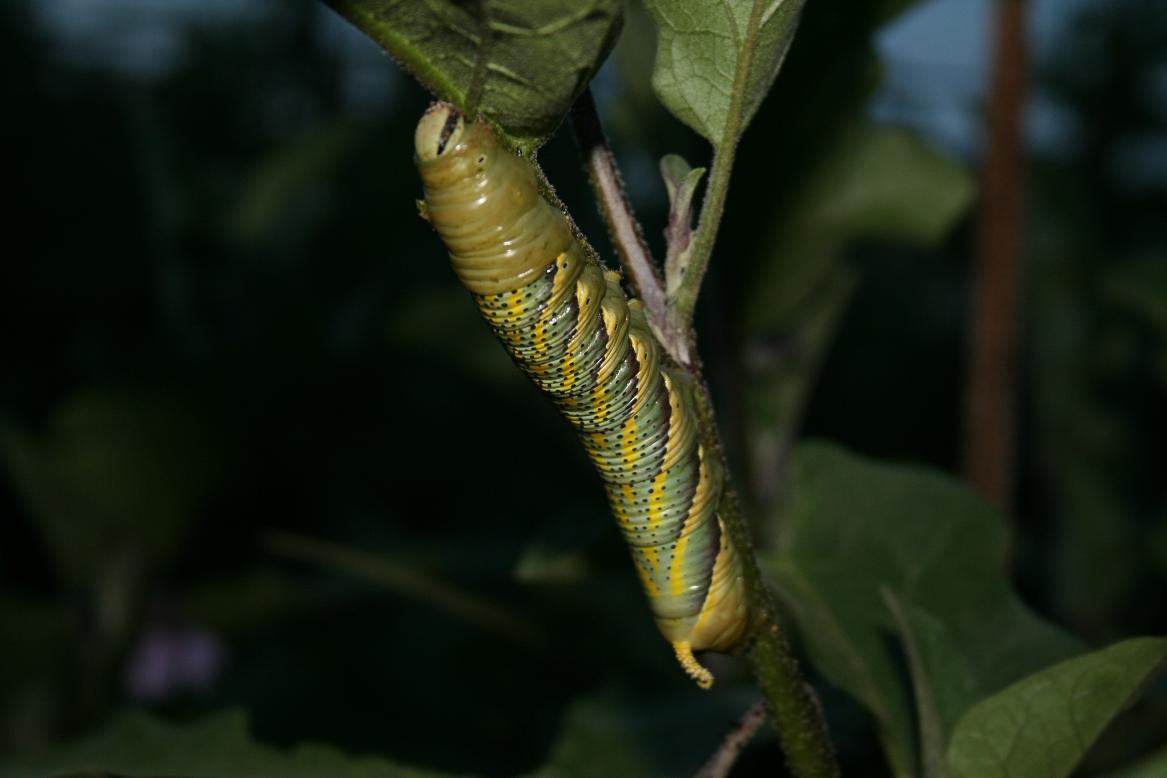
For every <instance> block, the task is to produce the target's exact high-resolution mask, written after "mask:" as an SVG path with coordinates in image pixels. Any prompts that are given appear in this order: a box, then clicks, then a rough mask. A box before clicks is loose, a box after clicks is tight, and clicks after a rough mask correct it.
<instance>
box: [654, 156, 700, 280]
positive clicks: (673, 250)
mask: <svg viewBox="0 0 1167 778" xmlns="http://www.w3.org/2000/svg"><path fill="white" fill-rule="evenodd" d="M660 173H661V178H663V179H664V182H665V191H667V192H668V195H669V221H668V224H667V225H666V226H665V242H666V244H667V248H666V254H665V292H666V293H667V294H668V295H669V296H672V295H673V294H674V293H675V292H676V291H677V289H678V288H680V286H681V281H682V280H684V277H685V269H686V268H687V266H688V264H689V256H690V254H691V252H690V251H689V248H690V241H691V239H692V237H693V195H695V194H696V193H697V185H698V184H699V183H700V182H701V177H702V176H704V175H705V168H703V167H699V168H690V167H689V163H688V162H686V161H685V160H684V158H682V157H680V156H678V155H676V154H668V155H666V156H664V157H662V158H661V161H660Z"/></svg>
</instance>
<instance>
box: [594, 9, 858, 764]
mask: <svg viewBox="0 0 1167 778" xmlns="http://www.w3.org/2000/svg"><path fill="white" fill-rule="evenodd" d="M761 8H762V3H760V2H756V3H755V7H754V11H753V14H752V15H751V18H750V30H751V34H752V33H756V30H757V26H758V24H759V23H760V20H761ZM747 49H748V47H747ZM750 56H751V52H750V51H747V50H745V49H743V53H742V55H741V56H740V58H739V62H738V65H739V71H738V77H737V80H738V81H739V82H740V83H736V84H735V87H736V88H735V93H734V94H735V97H734V103H733V105H732V106H731V108H732V110H731V116H730V118H729V122H728V123H727V127H726V135H725V137H726V139H727V141H726V142H724V143H722V144H721V145H720V146H719V147H718V148H717V150H716V152H715V153H714V158H713V165H712V173H711V175H710V179H709V190H708V192H707V193H706V196H705V201H704V203H703V205H702V209H701V219H700V224H699V226H698V229H697V234H696V236H695V240H694V250H693V254H692V257H691V259H690V262H689V266H688V269H687V271H686V273H685V276H684V279H683V282H682V283H681V284H680V285H679V287H678V289H677V294H676V296H675V298H674V299H666V298H665V295H664V293H663V291H662V287H661V281H660V276H659V274H658V272H657V270H656V265H655V264H654V263H653V261H652V257H651V256H650V255H649V252H648V250H647V248H646V247H645V245H644V240H643V237H642V232H641V229H640V226H639V224H638V222H637V221H636V217H635V216H633V214H632V208H631V206H630V205H629V203H628V198H627V196H626V195H625V193H624V187H623V184H622V183H621V180H620V175H619V172H618V170H617V168H616V162H615V158H614V157H613V155H612V152H611V149H610V148H609V147H608V143H607V140H606V139H605V138H604V133H603V130H602V128H601V126H600V121H599V116H598V115H597V112H596V107H595V102H594V101H593V100H592V97H591V94H590V93H586V92H585V94H584V96H583V97H581V99H580V100H579V101H577V103H576V106H575V107H573V109H572V126H573V128H574V130H575V133H576V138H577V140H578V142H579V144H580V147H581V149H582V150H583V152H584V154H585V156H586V159H587V165H588V171H589V173H590V175H591V180H592V187H593V188H594V190H595V193H596V198H597V200H598V201H599V203H600V211H601V213H602V215H603V217H604V221H605V223H606V224H607V226H608V231H609V232H610V233H611V236H612V240H613V242H614V243H615V244H616V250H617V253H618V254H619V255H620V259H621V263H622V264H623V267H624V268H625V270H626V271H627V272H628V275H629V276H630V278H631V281H632V284H633V286H634V287H635V289H636V291H637V293H638V294H639V295H640V297H641V300H642V301H643V303H644V307H645V309H646V311H647V313H648V319H649V322H650V323H651V324H652V326H653V328H654V330H656V335H657V337H658V339H659V340H660V341H661V344H662V345H663V346H664V348H665V350H666V351H668V353H669V355H670V356H671V357H672V358H673V360H674V361H675V362H676V363H677V364H679V365H681V366H682V367H683V368H684V369H685V370H686V371H687V372H688V373H689V375H690V376H691V377H692V379H693V382H694V384H695V387H696V390H695V395H696V399H697V408H698V410H697V413H698V417H699V423H700V427H701V437H702V441H703V444H704V446H705V450H706V452H708V454H709V455H710V456H711V457H713V458H715V459H716V460H717V461H718V462H719V463H721V466H722V468H723V469H724V470H725V471H726V473H727V476H726V481H725V488H724V490H723V492H722V495H721V501H720V503H719V505H718V515H719V516H720V517H721V519H722V521H723V522H724V524H725V529H726V532H727V533H728V534H729V537H730V540H731V541H732V542H733V544H734V547H735V548H736V549H737V550H738V553H739V554H740V555H741V560H742V570H743V577H744V578H745V584H746V589H747V592H748V597H749V618H750V637H749V639H748V642H747V657H748V659H749V662H750V664H751V666H752V668H753V672H754V676H755V677H756V678H757V681H758V685H759V687H760V688H761V690H762V694H763V695H764V697H765V701H766V706H767V708H768V709H769V711H770V714H771V719H772V720H773V722H774V726H775V729H776V730H777V734H778V740H779V742H780V743H781V746H782V750H783V752H784V753H785V755H786V760H787V763H788V764H789V767H790V771H791V773H792V774H793V775H795V776H797V777H798V778H833V777H834V776H838V775H839V767H838V763H837V762H836V760H835V754H834V749H833V748H832V746H831V742H830V739H829V738H828V736H827V727H826V721H825V719H824V718H823V713H822V708H821V706H820V705H819V702H818V699H817V697H816V696H815V694H814V691H813V689H812V688H811V687H810V685H809V684H807V683H806V681H805V680H804V679H803V677H802V674H801V672H800V671H799V667H798V660H797V659H796V658H795V656H794V653H793V651H792V650H791V647H790V644H789V643H788V642H787V641H786V638H785V635H784V634H783V632H782V629H781V628H780V627H779V625H778V618H777V608H776V607H775V605H774V599H773V594H772V593H771V592H770V589H769V587H768V586H767V585H766V581H765V579H764V577H763V576H762V572H761V570H760V569H759V567H758V561H757V557H756V556H755V554H754V545H753V540H752V538H751V536H750V530H749V526H748V525H747V523H746V521H745V518H744V516H743V515H742V511H741V508H740V504H739V500H738V496H737V492H736V491H735V490H734V487H733V484H732V483H731V482H730V479H729V477H728V472H729V469H728V467H727V466H726V460H725V453H724V451H723V448H722V445H721V441H720V437H719V435H718V432H717V425H716V422H715V419H714V414H713V403H712V400H711V398H710V395H709V389H708V387H707V385H706V383H705V380H704V378H703V376H702V371H701V363H700V360H699V359H698V358H697V351H696V334H695V332H694V331H693V327H692V320H693V309H694V306H695V305H696V300H697V294H698V291H699V290H700V287H701V281H702V278H703V277H704V275H705V270H706V268H707V267H708V264H709V257H710V255H711V254H712V250H713V241H714V239H715V238H716V236H717V228H718V224H719V223H720V221H721V216H722V212H723V210H724V208H725V198H726V194H727V193H728V191H729V177H730V171H731V169H732V167H733V158H734V152H735V150H736V147H737V138H738V136H739V135H740V130H741V118H742V110H741V109H742V100H743V98H742V95H744V92H745V75H744V74H745V73H747V72H748V70H749V59H750Z"/></svg>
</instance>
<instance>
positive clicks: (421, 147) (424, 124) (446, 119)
mask: <svg viewBox="0 0 1167 778" xmlns="http://www.w3.org/2000/svg"><path fill="white" fill-rule="evenodd" d="M465 132H466V121H465V119H464V118H463V117H462V114H461V113H459V111H458V109H456V108H455V107H454V106H452V105H450V104H449V103H444V102H440V101H439V102H435V103H433V104H431V105H430V107H429V108H428V109H427V110H426V112H425V115H424V116H422V117H421V121H420V122H418V123H417V131H416V132H415V133H414V135H413V142H414V146H415V148H416V149H417V158H418V159H419V160H420V161H422V162H428V161H429V160H433V159H437V158H438V157H441V156H442V155H443V154H445V153H447V152H448V151H452V150H453V149H455V148H457V146H458V141H460V140H461V139H462V136H463V135H464V134H465Z"/></svg>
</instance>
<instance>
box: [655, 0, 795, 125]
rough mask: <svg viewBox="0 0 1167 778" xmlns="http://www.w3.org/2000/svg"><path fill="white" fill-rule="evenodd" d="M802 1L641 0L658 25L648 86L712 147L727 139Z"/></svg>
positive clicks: (747, 113) (774, 69) (786, 39)
mask: <svg viewBox="0 0 1167 778" xmlns="http://www.w3.org/2000/svg"><path fill="white" fill-rule="evenodd" d="M802 3H803V0H646V3H645V5H646V6H647V7H648V10H649V13H651V14H652V17H653V19H654V20H655V21H656V25H657V52H656V65H655V67H654V68H653V74H652V85H653V88H654V89H655V90H656V93H657V96H658V97H659V98H660V100H661V102H662V103H664V104H665V107H666V108H668V109H669V111H671V112H672V114H673V115H674V116H676V117H677V118H678V119H680V120H681V121H683V122H684V123H685V124H687V125H689V126H690V127H692V128H693V129H694V130H696V131H697V132H698V133H700V134H701V135H702V136H704V137H705V138H706V139H707V140H709V142H710V143H712V144H713V145H714V146H717V147H721V146H725V145H733V144H734V143H736V142H737V139H738V137H739V136H740V134H741V133H742V132H744V131H745V128H746V126H747V125H748V124H749V122H750V119H752V118H753V116H754V113H755V112H757V110H758V106H759V105H761V103H762V99H763V98H764V97H765V96H766V93H767V92H769V91H770V85H771V84H773V83H774V78H775V77H776V76H777V75H778V70H779V68H781V67H782V61H783V60H784V59H785V58H786V52H787V51H789V49H790V44H791V43H792V42H793V40H794V31H795V29H796V28H797V27H798V15H799V12H800V11H801V10H802Z"/></svg>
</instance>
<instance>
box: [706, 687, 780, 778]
mask: <svg viewBox="0 0 1167 778" xmlns="http://www.w3.org/2000/svg"><path fill="white" fill-rule="evenodd" d="M765 721H766V703H764V702H758V703H756V704H754V705H751V706H750V709H749V710H747V711H746V713H745V715H744V716H742V720H741V721H739V722H738V725H737V726H736V727H734V728H733V730H732V731H731V732H730V733H729V734H728V735H726V736H725V740H723V741H722V742H721V747H720V748H718V749H717V753H715V754H714V755H713V756H712V757H710V759H709V761H708V762H706V763H705V765H704V766H703V767H702V768H701V769H700V770H698V771H697V775H695V776H694V778H725V777H726V776H727V775H729V771H730V770H731V769H733V764H734V762H736V761H737V758H738V755H739V754H741V752H742V749H743V748H745V747H746V743H749V742H750V739H751V738H752V737H753V736H754V735H755V734H756V733H757V731H758V730H759V729H760V728H761V726H762V724H763V723H765Z"/></svg>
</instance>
